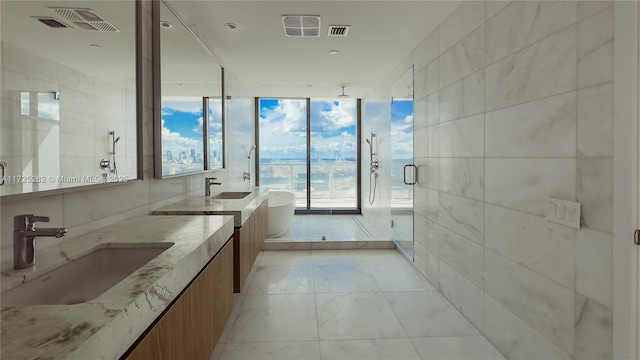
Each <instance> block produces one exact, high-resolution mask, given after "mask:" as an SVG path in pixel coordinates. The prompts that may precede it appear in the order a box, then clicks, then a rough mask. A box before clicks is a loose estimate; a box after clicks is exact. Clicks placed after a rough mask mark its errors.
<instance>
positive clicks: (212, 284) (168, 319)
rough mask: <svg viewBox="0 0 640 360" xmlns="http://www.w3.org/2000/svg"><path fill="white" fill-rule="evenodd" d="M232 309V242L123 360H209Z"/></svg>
mask: <svg viewBox="0 0 640 360" xmlns="http://www.w3.org/2000/svg"><path fill="white" fill-rule="evenodd" d="M232 309H233V245H232V242H231V241H229V242H227V244H226V245H225V246H224V247H223V248H222V249H221V250H220V251H219V252H218V254H217V255H216V256H215V257H214V258H213V260H211V261H210V262H209V264H208V265H207V266H206V267H205V268H204V270H202V271H201V272H200V274H199V275H198V276H197V277H196V278H195V280H194V281H193V282H192V283H191V284H190V285H189V286H188V287H187V289H186V290H185V291H184V292H183V293H182V295H180V297H178V299H177V300H175V301H174V303H173V304H171V305H170V307H169V309H168V310H166V311H165V313H164V314H162V316H161V317H160V318H159V320H157V321H156V323H154V324H153V325H152V326H151V327H150V328H149V329H148V330H147V331H146V333H145V334H144V335H143V336H142V337H141V338H140V339H139V340H138V342H137V343H136V344H134V346H133V347H132V348H131V349H130V350H129V351H128V353H127V354H125V355H124V356H123V357H122V359H127V360H158V359H167V360H174V359H190V360H191V359H193V360H197V359H209V358H210V357H211V353H212V352H213V350H214V349H215V347H216V344H217V342H218V339H219V338H220V335H221V334H222V331H223V329H224V327H225V324H226V323H227V320H228V319H229V316H230V314H231V310H232Z"/></svg>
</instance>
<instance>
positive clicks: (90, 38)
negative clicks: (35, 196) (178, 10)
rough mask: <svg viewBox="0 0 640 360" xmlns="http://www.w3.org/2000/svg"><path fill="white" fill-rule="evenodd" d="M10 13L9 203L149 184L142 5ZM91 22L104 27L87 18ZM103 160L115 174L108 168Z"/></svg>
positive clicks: (41, 5) (5, 136) (18, 7)
mask: <svg viewBox="0 0 640 360" xmlns="http://www.w3.org/2000/svg"><path fill="white" fill-rule="evenodd" d="M0 6H1V11H0V15H1V24H2V33H1V38H2V39H1V40H2V43H1V46H2V64H1V70H2V107H3V116H2V121H1V123H0V127H1V130H2V131H0V161H3V162H6V163H7V166H6V170H5V176H6V177H5V180H7V181H5V183H4V185H2V186H0V195H2V196H6V195H16V194H24V193H30V192H37V191H45V190H59V189H65V188H69V187H76V186H87V185H93V184H102V183H105V182H123V181H122V180H124V179H126V180H133V179H137V178H139V176H138V175H139V166H138V152H137V148H138V143H137V141H138V140H137V139H138V136H137V135H138V134H137V129H138V108H137V105H138V95H137V87H138V86H139V84H138V77H137V68H136V64H137V59H138V57H139V56H141V54H140V50H138V48H137V46H136V42H137V37H138V34H137V24H138V20H137V13H138V7H139V4H138V2H136V1H135V0H121V1H100V0H87V1H74V2H69V1H58V0H49V1H2V2H0ZM76 16H77V17H76ZM87 16H89V17H91V19H92V21H93V20H96V19H100V20H99V21H97V22H98V23H100V24H102V25H104V26H99V27H94V26H87V25H90V23H91V21H89V20H87V21H84V20H79V19H86V17H87ZM71 17H74V19H75V20H72V19H71ZM78 17H79V18H78ZM42 19H48V20H46V21H41V20H42ZM54 23H55V24H56V26H58V27H56V28H52V27H51V24H54ZM58 24H59V25H58ZM94 24H97V23H95V22H94ZM111 132H114V133H115V136H114V135H112V134H111ZM114 139H119V140H118V141H115V143H116V144H115V146H114V141H113V140H114ZM102 159H108V160H109V162H110V163H111V164H113V165H114V166H113V167H111V166H110V167H107V168H102V167H101V166H100V165H101V160H102ZM115 164H117V169H116V168H115Z"/></svg>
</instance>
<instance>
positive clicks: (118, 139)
mask: <svg viewBox="0 0 640 360" xmlns="http://www.w3.org/2000/svg"><path fill="white" fill-rule="evenodd" d="M118 141H120V136H118V137H117V138H116V139H115V140H113V143H114V144H115V143H117V142H118Z"/></svg>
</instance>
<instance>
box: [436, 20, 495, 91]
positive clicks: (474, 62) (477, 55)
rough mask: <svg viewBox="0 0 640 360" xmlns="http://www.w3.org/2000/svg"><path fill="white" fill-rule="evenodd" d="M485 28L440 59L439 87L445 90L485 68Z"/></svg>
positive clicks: (478, 30) (480, 28)
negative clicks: (448, 86) (446, 87)
mask: <svg viewBox="0 0 640 360" xmlns="http://www.w3.org/2000/svg"><path fill="white" fill-rule="evenodd" d="M484 40H485V39H484V26H481V27H479V28H478V29H477V30H475V31H474V32H472V33H471V34H469V35H467V36H465V37H464V38H463V39H462V40H461V41H460V42H459V43H457V44H456V45H454V46H453V47H452V48H451V49H449V50H447V51H445V52H444V53H443V54H442V55H440V57H439V65H438V70H439V72H438V75H439V76H438V86H439V87H440V88H443V87H445V86H447V85H449V84H452V83H454V82H456V81H458V80H460V79H462V78H464V77H465V76H467V75H471V74H473V73H474V72H476V71H478V70H480V69H482V68H483V67H484Z"/></svg>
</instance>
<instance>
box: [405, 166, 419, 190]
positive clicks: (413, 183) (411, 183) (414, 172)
mask: <svg viewBox="0 0 640 360" xmlns="http://www.w3.org/2000/svg"><path fill="white" fill-rule="evenodd" d="M407 168H413V181H411V182H409V181H407ZM402 172H403V174H402V177H403V179H402V181H404V184H405V185H415V184H416V174H417V173H418V168H417V167H416V166H415V165H414V164H406V165H405V166H404V168H403V169H402Z"/></svg>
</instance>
